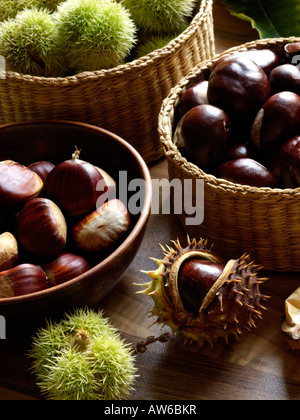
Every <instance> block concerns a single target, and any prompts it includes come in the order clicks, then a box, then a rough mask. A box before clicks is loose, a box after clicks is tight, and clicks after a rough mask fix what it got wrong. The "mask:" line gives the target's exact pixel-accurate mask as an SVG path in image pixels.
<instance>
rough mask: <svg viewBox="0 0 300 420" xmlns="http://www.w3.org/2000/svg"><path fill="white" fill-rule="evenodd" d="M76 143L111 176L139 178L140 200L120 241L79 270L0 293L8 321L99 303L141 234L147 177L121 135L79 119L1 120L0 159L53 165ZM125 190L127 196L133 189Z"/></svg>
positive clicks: (128, 261) (147, 206) (27, 320)
mask: <svg viewBox="0 0 300 420" xmlns="http://www.w3.org/2000/svg"><path fill="white" fill-rule="evenodd" d="M75 145H76V146H77V147H78V148H79V149H81V150H82V152H81V157H82V159H84V160H86V161H87V162H90V163H92V164H94V165H96V166H97V167H101V168H102V169H103V170H104V171H106V172H107V173H109V174H110V175H111V176H112V177H113V178H114V179H115V180H119V176H121V175H122V173H123V171H124V172H125V173H126V177H127V181H128V184H129V183H130V182H131V181H132V180H136V179H140V180H142V181H143V182H144V187H145V188H143V196H142V197H141V203H142V204H141V205H140V208H139V209H137V210H138V211H136V212H135V213H136V214H133V215H132V220H131V222H132V223H131V225H130V229H129V230H128V232H127V234H126V235H125V237H124V238H122V241H120V242H118V243H117V244H116V246H115V247H114V248H112V249H111V250H110V251H109V253H108V252H107V253H99V254H97V255H95V256H93V260H92V261H90V264H91V268H90V269H89V270H88V271H86V272H85V273H84V274H82V275H79V276H77V277H75V278H73V279H71V280H69V281H67V282H65V283H62V284H59V285H56V286H54V287H51V288H48V289H46V290H42V291H39V292H35V293H31V294H28V295H25V296H15V297H11V298H6V299H0V315H2V316H4V317H5V319H6V322H7V326H10V325H11V326H12V327H13V326H19V325H20V324H26V325H28V326H29V325H31V324H32V325H33V324H34V325H36V323H37V322H38V321H39V320H41V321H42V320H44V319H45V317H48V316H50V315H51V316H60V315H61V314H62V313H63V312H65V311H66V310H67V309H68V308H69V309H70V308H73V307H76V306H80V305H84V306H85V305H88V306H96V305H99V302H100V301H101V300H102V299H103V298H104V297H105V296H106V295H107V294H108V293H110V292H111V291H112V290H113V288H114V287H116V285H117V284H118V282H119V281H120V279H121V278H122V277H123V276H124V274H125V273H126V271H127V270H128V269H129V266H130V265H131V263H132V261H133V259H134V257H135V255H136V253H137V251H138V249H139V246H140V244H141V241H142V239H143V236H144V232H145V229H146V226H147V222H148V218H149V215H150V206H151V197H152V186H151V177H150V173H149V170H148V167H147V165H146V163H145V162H144V160H143V158H142V157H141V156H140V154H139V153H138V152H137V151H136V150H135V149H134V148H133V147H132V146H131V145H130V144H128V143H127V142H126V141H125V140H123V139H122V138H120V137H118V136H117V135H115V134H113V133H111V132H109V131H107V130H104V129H101V128H99V127H96V126H93V125H89V124H84V123H79V122H70V121H58V120H56V121H28V122H20V123H12V124H6V125H2V126H0V161H2V160H6V159H12V160H14V161H16V162H20V164H23V165H25V166H28V165H30V164H31V163H32V162H38V161H49V162H53V164H54V165H57V164H59V163H60V162H63V161H65V160H66V159H69V156H70V153H72V152H73V151H74V147H75ZM121 172H122V173H121ZM127 186H128V185H127ZM120 193H121V191H119V194H120ZM126 193H127V197H128V202H129V200H130V198H131V197H132V196H133V195H134V194H136V191H126ZM121 195H122V194H121ZM125 204H126V203H125Z"/></svg>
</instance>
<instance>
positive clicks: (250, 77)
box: [207, 57, 271, 122]
mask: <svg viewBox="0 0 300 420" xmlns="http://www.w3.org/2000/svg"><path fill="white" fill-rule="evenodd" d="M270 92H271V88H270V83H269V80H268V76H267V75H266V73H265V72H264V71H263V70H262V69H261V68H260V67H259V66H258V65H257V64H255V63H254V61H252V60H250V59H249V58H246V57H233V58H231V59H228V60H227V61H225V62H223V63H220V64H219V65H217V66H216V67H215V68H214V69H213V70H212V72H211V74H210V77H209V82H208V90H207V97H208V101H209V103H210V104H212V105H215V106H218V107H220V108H221V109H223V110H224V111H225V112H226V113H227V114H228V116H229V119H230V120H231V122H233V121H239V120H240V119H241V118H242V119H243V120H245V121H247V122H248V121H251V120H252V118H254V116H255V115H256V113H257V112H258V110H259V109H260V108H261V107H262V105H263V104H264V103H265V102H266V101H267V99H268V98H269V96H270Z"/></svg>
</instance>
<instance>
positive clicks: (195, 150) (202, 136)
mask: <svg viewBox="0 0 300 420" xmlns="http://www.w3.org/2000/svg"><path fill="white" fill-rule="evenodd" d="M229 128H230V121H229V118H228V116H227V114H226V113H225V112H224V111H223V110H222V109H220V108H218V107H215V106H213V105H199V106H196V107H194V108H192V109H191V110H189V111H188V112H187V113H186V114H185V115H184V116H183V117H182V118H181V120H180V121H179V123H178V125H177V127H176V130H175V133H174V143H175V144H176V145H177V146H178V147H183V149H184V154H185V156H186V157H187V158H188V159H189V160H190V161H191V162H193V163H195V164H196V165H198V166H199V167H200V168H201V169H203V170H210V169H211V168H213V167H215V166H217V165H218V164H220V163H221V162H222V159H223V154H224V151H225V148H226V144H227V137H228V131H229Z"/></svg>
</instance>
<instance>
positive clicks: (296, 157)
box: [290, 144, 300, 187]
mask: <svg viewBox="0 0 300 420" xmlns="http://www.w3.org/2000/svg"><path fill="white" fill-rule="evenodd" d="M290 173H291V177H292V180H293V181H294V183H295V187H300V144H298V145H296V146H295V147H294V149H293V150H292V153H291V165H290Z"/></svg>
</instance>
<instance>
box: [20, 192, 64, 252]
mask: <svg viewBox="0 0 300 420" xmlns="http://www.w3.org/2000/svg"><path fill="white" fill-rule="evenodd" d="M16 237H17V240H18V242H19V244H20V246H22V247H23V249H24V250H25V251H26V252H27V253H29V254H30V255H32V256H34V257H35V258H37V259H38V260H51V259H53V258H55V257H57V256H58V255H59V254H60V252H61V251H62V249H63V248H64V246H65V244H66V240H67V225H66V220H65V217H64V215H63V213H62V212H61V210H60V209H59V207H58V206H57V205H56V204H55V203H54V202H53V201H51V200H49V199H47V198H35V199H33V200H30V201H29V202H28V203H26V204H25V206H24V207H23V208H22V209H21V211H20V213H19V214H18V217H17V221H16Z"/></svg>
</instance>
